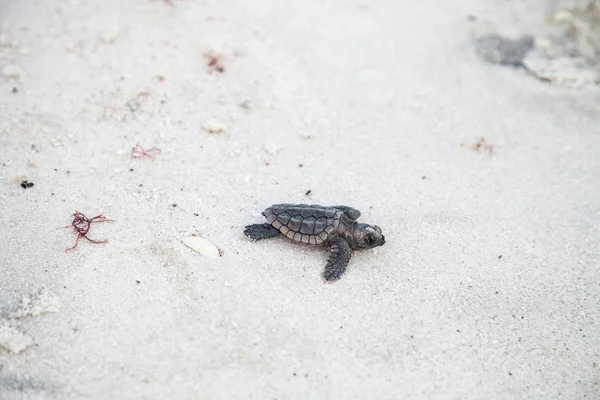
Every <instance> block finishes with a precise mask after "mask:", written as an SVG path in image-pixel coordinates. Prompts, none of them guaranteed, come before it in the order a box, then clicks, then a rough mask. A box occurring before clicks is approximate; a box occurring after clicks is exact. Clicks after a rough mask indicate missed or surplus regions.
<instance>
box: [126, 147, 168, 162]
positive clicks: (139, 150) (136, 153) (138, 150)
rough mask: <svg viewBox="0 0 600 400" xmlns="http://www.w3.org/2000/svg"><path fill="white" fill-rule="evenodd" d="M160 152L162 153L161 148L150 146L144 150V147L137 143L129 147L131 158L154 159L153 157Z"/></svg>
mask: <svg viewBox="0 0 600 400" xmlns="http://www.w3.org/2000/svg"><path fill="white" fill-rule="evenodd" d="M160 153H162V150H161V149H159V148H157V147H152V148H150V149H148V150H144V148H143V147H142V146H141V145H140V144H139V143H137V144H136V145H135V147H132V148H131V158H134V159H137V158H143V157H148V158H149V159H151V160H152V161H154V159H155V158H156V157H157V156H158V155H159V154H160Z"/></svg>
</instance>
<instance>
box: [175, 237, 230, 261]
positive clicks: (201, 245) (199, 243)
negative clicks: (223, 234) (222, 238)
mask: <svg viewBox="0 0 600 400" xmlns="http://www.w3.org/2000/svg"><path fill="white" fill-rule="evenodd" d="M182 241H183V244H184V245H186V246H187V247H189V248H190V249H192V250H194V251H197V252H198V253H200V254H202V255H203V256H206V257H210V258H219V257H221V252H220V251H219V248H218V247H217V246H215V245H214V244H213V243H212V242H211V241H209V240H207V239H204V238H202V237H200V236H188V237H186V238H184V239H183V240H182Z"/></svg>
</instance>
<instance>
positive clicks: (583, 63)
mask: <svg viewBox="0 0 600 400" xmlns="http://www.w3.org/2000/svg"><path fill="white" fill-rule="evenodd" d="M575 3H577V2H575ZM578 3H579V4H575V5H573V6H571V7H569V8H560V9H557V10H556V11H555V12H554V13H553V14H552V15H551V16H550V17H549V18H548V23H549V24H551V25H555V26H558V27H562V32H560V33H559V34H553V35H548V36H545V37H540V38H538V39H537V40H536V48H535V51H533V52H532V53H531V54H530V55H528V57H526V58H525V60H524V65H525V66H526V68H527V70H528V71H530V72H531V73H532V75H534V76H536V77H537V78H539V79H542V80H544V81H547V82H551V83H553V84H558V85H562V86H568V87H582V86H585V85H597V84H599V83H600V0H591V1H579V2H578Z"/></svg>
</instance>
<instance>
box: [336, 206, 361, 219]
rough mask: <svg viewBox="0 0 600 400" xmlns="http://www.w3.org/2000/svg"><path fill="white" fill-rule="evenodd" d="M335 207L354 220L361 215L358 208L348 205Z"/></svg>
mask: <svg viewBox="0 0 600 400" xmlns="http://www.w3.org/2000/svg"><path fill="white" fill-rule="evenodd" d="M333 208H335V209H336V210H340V211H341V212H343V213H344V214H346V216H347V217H348V218H350V219H351V220H353V221H356V220H357V219H358V218H359V217H360V211H358V210H357V209H356V208H352V207H348V206H333Z"/></svg>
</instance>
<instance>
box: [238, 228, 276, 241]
mask: <svg viewBox="0 0 600 400" xmlns="http://www.w3.org/2000/svg"><path fill="white" fill-rule="evenodd" d="M280 234H281V232H279V229H277V228H275V227H274V226H272V225H270V224H254V225H248V226H246V229H244V235H246V236H248V237H249V238H250V239H253V240H261V239H268V238H270V237H275V236H278V235H280Z"/></svg>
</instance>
